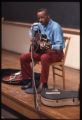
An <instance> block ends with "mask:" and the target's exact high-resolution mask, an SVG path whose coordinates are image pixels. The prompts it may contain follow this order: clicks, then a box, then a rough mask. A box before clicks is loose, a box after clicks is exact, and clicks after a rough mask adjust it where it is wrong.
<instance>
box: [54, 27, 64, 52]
mask: <svg viewBox="0 0 82 120" xmlns="http://www.w3.org/2000/svg"><path fill="white" fill-rule="evenodd" d="M53 40H54V44H53V45H52V49H54V50H61V49H62V48H63V47H64V38H63V31H62V29H61V26H59V25H58V26H57V27H56V28H55V29H54V32H53Z"/></svg>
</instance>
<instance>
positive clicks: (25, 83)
mask: <svg viewBox="0 0 82 120" xmlns="http://www.w3.org/2000/svg"><path fill="white" fill-rule="evenodd" d="M29 82H32V79H31V78H29V79H25V80H22V81H21V82H20V85H27V84H28V83H29Z"/></svg>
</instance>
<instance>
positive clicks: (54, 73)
mask: <svg viewBox="0 0 82 120" xmlns="http://www.w3.org/2000/svg"><path fill="white" fill-rule="evenodd" d="M54 74H55V75H58V76H60V77H63V76H62V75H59V74H57V73H54Z"/></svg>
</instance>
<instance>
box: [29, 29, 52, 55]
mask: <svg viewBox="0 0 82 120" xmlns="http://www.w3.org/2000/svg"><path fill="white" fill-rule="evenodd" d="M40 44H42V46H43V48H42V49H41V48H40ZM33 45H34V51H35V52H36V53H44V52H45V50H47V49H51V47H52V43H51V42H49V40H48V38H47V36H46V34H41V32H40V30H38V31H36V32H35V35H34V41H33ZM31 47H32V45H30V52H31Z"/></svg>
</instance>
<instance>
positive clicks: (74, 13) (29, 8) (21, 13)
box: [1, 2, 80, 29]
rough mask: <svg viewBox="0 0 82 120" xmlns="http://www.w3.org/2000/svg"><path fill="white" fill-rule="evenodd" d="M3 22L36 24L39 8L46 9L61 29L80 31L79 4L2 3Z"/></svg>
mask: <svg viewBox="0 0 82 120" xmlns="http://www.w3.org/2000/svg"><path fill="white" fill-rule="evenodd" d="M1 7H2V9H1V10H2V11H1V13H2V17H4V18H5V20H9V21H17V22H25V23H33V22H37V17H36V13H37V10H38V9H39V8H48V10H49V13H50V15H51V18H52V19H53V20H55V21H56V22H58V23H59V24H60V25H61V26H62V27H66V28H74V29H80V2H2V4H1Z"/></svg>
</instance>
